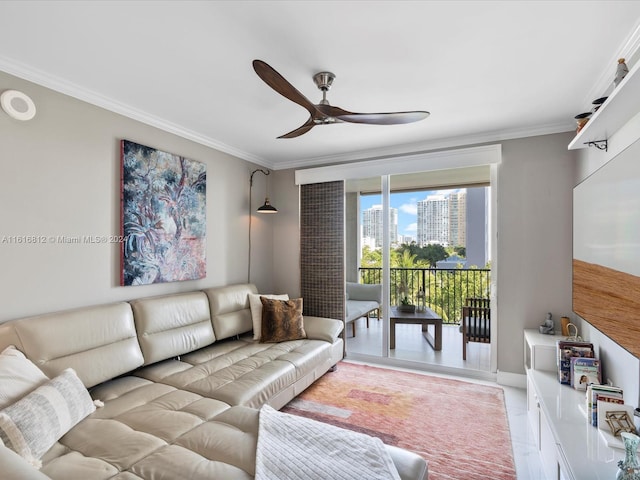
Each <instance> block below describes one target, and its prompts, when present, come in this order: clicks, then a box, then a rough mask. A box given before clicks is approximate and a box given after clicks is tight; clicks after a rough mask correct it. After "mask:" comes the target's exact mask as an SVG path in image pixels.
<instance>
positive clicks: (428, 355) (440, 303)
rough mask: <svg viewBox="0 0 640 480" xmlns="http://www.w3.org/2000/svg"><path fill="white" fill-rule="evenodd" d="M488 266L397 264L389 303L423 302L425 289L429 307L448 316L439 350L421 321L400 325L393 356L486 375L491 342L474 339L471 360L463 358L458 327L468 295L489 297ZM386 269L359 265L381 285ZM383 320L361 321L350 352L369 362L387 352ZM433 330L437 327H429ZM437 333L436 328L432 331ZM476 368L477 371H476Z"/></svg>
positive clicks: (364, 277)
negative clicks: (367, 359) (384, 351)
mask: <svg viewBox="0 0 640 480" xmlns="http://www.w3.org/2000/svg"><path fill="white" fill-rule="evenodd" d="M490 275H491V270H489V269H476V268H474V269H462V268H456V269H436V268H417V267H414V268H392V269H391V271H390V277H391V282H390V287H391V288H390V297H391V298H390V305H397V304H399V303H400V301H401V299H402V298H403V297H404V296H406V297H407V298H408V299H409V300H410V301H411V303H413V304H418V301H419V299H420V296H421V293H422V292H424V302H425V305H426V306H427V307H429V308H430V309H432V310H434V311H435V312H437V313H438V314H439V315H440V316H441V317H442V319H443V329H442V350H441V351H434V350H433V348H432V347H431V345H429V344H428V343H427V341H426V340H425V338H424V337H423V335H422V331H421V326H420V325H406V324H399V325H397V326H396V348H395V349H393V350H389V357H390V359H393V360H400V361H406V362H411V363H412V364H416V363H424V364H430V365H432V366H434V365H435V366H437V367H446V368H445V370H446V369H448V368H454V369H464V370H465V371H466V372H467V375H469V376H472V377H474V376H476V377H478V378H484V376H486V375H487V374H489V372H490V369H491V345H490V344H481V343H469V344H468V347H467V359H466V361H464V360H463V359H462V334H461V333H460V330H459V323H460V318H461V315H462V306H463V305H464V304H465V302H466V299H467V298H469V297H480V298H489V297H490V294H491V292H490V285H491V282H490ZM381 281H382V269H381V268H360V283H381ZM383 321H384V319H377V320H376V319H375V318H372V319H371V320H370V321H369V326H368V327H367V325H366V319H365V318H361V319H358V320H356V322H357V328H356V337H352V336H351V334H350V332H351V331H350V329H348V331H347V335H346V340H347V355H348V356H351V358H354V359H358V358H359V357H360V359H362V360H366V357H371V356H374V357H380V356H381V355H382V327H383ZM429 328H430V329H433V327H429ZM431 332H433V330H431ZM473 372H475V373H473Z"/></svg>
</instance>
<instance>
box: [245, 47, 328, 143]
mask: <svg viewBox="0 0 640 480" xmlns="http://www.w3.org/2000/svg"><path fill="white" fill-rule="evenodd" d="M253 69H254V70H255V72H256V73H257V74H258V76H259V77H260V78H261V79H262V81H263V82H264V83H266V84H267V85H269V86H270V87H271V88H273V89H274V90H275V91H276V92H278V93H279V94H280V95H282V96H283V97H285V98H288V99H289V100H291V101H292V102H294V103H297V104H298V105H300V106H301V107H304V108H306V109H307V111H308V112H309V113H310V114H311V116H312V117H313V116H314V115H315V116H317V115H318V110H317V109H316V106H315V105H314V104H313V103H312V102H311V101H310V100H309V99H308V98H307V97H305V96H304V95H303V94H302V93H300V92H299V91H298V90H297V89H296V88H295V87H294V86H293V85H291V84H290V83H289V82H288V81H287V80H286V79H285V78H284V77H283V76H282V75H280V74H279V73H278V72H276V71H275V70H274V69H273V67H271V66H270V65H268V64H267V63H265V62H263V61H262V60H254V61H253ZM287 135H288V134H287Z"/></svg>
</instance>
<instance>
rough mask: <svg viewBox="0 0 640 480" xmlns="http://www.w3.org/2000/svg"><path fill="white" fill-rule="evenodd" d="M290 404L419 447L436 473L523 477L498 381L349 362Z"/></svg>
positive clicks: (465, 479) (483, 479)
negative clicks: (517, 468) (518, 472)
mask: <svg viewBox="0 0 640 480" xmlns="http://www.w3.org/2000/svg"><path fill="white" fill-rule="evenodd" d="M282 411H283V412H287V413H292V414H294V415H300V416H303V417H307V418H314V419H316V420H320V421H322V422H325V423H330V424H332V425H337V426H340V427H344V428H348V429H351V430H355V431H358V432H362V433H366V434H369V435H372V436H376V437H379V438H380V439H381V440H382V441H383V442H385V443H387V444H390V445H396V446H398V447H402V448H406V449H408V450H411V451H413V452H416V453H417V454H419V455H421V456H422V457H424V458H425V459H426V460H427V461H428V462H429V480H449V479H456V480H488V479H491V480H512V479H515V478H516V471H515V466H514V462H513V453H512V447H511V435H510V433H509V425H508V421H507V416H506V410H505V404H504V392H503V391H502V389H501V388H498V387H492V386H485V385H479V384H476V383H471V382H464V381H459V380H450V379H445V378H439V377H435V376H430V375H421V374H418V373H405V372H401V371H396V370H391V369H387V368H378V367H370V366H366V365H358V364H353V363H348V362H341V363H340V364H339V365H338V370H337V371H336V372H329V373H327V374H325V375H324V376H323V377H322V378H320V379H319V380H318V381H317V382H315V383H314V384H313V385H311V386H310V387H309V388H308V389H307V390H305V391H304V392H303V393H302V394H301V395H300V396H298V397H297V398H295V399H294V400H292V401H291V402H290V403H289V404H288V405H286V406H285V407H284V408H283V409H282Z"/></svg>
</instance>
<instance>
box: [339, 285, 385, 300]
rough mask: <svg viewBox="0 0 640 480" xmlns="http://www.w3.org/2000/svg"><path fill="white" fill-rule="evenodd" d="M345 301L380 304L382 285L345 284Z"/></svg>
mask: <svg viewBox="0 0 640 480" xmlns="http://www.w3.org/2000/svg"><path fill="white" fill-rule="evenodd" d="M346 291H347V300H368V301H371V302H378V304H382V285H380V284H379V283H355V282H347V285H346Z"/></svg>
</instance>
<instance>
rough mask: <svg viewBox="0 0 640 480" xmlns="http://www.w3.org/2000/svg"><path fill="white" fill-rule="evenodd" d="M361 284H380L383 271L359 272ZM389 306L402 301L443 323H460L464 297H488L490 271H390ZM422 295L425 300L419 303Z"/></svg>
mask: <svg viewBox="0 0 640 480" xmlns="http://www.w3.org/2000/svg"><path fill="white" fill-rule="evenodd" d="M359 272H360V283H382V268H378V267H372V268H370V267H366V268H365V267H362V268H360V269H359ZM390 276H391V281H390V283H389V285H390V287H391V288H390V293H391V298H390V299H389V304H390V305H399V304H400V303H401V301H402V299H403V298H405V297H406V298H407V300H408V301H409V302H410V303H411V304H413V305H418V303H419V302H420V301H424V302H425V306H427V307H429V308H430V309H431V310H433V311H434V312H436V313H437V314H438V315H440V316H441V317H442V320H443V323H445V324H459V323H460V318H461V316H462V307H463V305H464V304H465V302H466V299H467V298H471V297H476V298H491V270H490V269H485V268H470V269H465V268H419V267H412V268H391V271H390ZM423 292H424V300H421V297H422V294H423Z"/></svg>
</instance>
